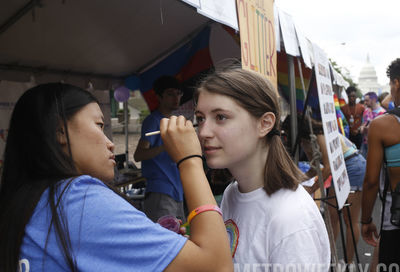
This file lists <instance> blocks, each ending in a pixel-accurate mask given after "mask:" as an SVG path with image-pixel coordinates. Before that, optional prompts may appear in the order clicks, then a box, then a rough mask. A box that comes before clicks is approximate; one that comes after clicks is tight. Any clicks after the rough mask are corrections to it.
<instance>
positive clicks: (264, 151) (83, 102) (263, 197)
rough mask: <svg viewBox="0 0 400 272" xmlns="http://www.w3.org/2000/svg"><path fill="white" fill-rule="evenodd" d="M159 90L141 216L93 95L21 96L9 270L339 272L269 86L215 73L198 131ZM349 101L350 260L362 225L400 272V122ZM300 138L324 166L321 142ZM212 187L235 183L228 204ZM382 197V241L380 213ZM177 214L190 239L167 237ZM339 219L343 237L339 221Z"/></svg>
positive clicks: (0, 209)
mask: <svg viewBox="0 0 400 272" xmlns="http://www.w3.org/2000/svg"><path fill="white" fill-rule="evenodd" d="M387 71H388V72H387V73H388V77H389V79H390V86H391V94H390V96H388V97H389V98H384V99H383V100H382V105H384V106H385V107H387V110H389V105H390V104H391V101H392V102H393V103H394V105H395V106H396V107H397V106H398V105H400V59H397V60H395V61H393V62H392V63H391V64H390V65H389V67H388V70H387ZM153 87H154V88H153V89H154V91H155V93H156V95H157V98H158V101H159V106H158V108H157V110H155V111H153V112H152V113H151V114H150V115H149V116H148V117H147V118H146V119H145V120H144V121H143V124H142V132H141V133H142V135H141V138H140V140H139V143H138V145H137V149H136V150H135V152H134V159H135V160H136V161H141V162H142V174H143V176H144V177H145V178H146V195H145V200H144V210H143V212H142V211H139V210H137V209H136V208H135V207H134V206H133V205H132V204H131V203H130V202H129V199H127V197H126V196H125V195H124V194H121V193H120V192H119V191H118V190H116V189H115V187H114V186H113V180H114V168H115V165H116V162H115V155H114V154H113V150H114V144H113V143H112V142H111V141H110V140H109V139H108V138H107V136H105V134H104V116H103V113H102V111H101V109H100V107H99V103H98V101H97V99H96V98H95V97H94V96H93V95H92V94H91V93H90V92H88V91H86V90H83V89H80V88H78V87H75V86H72V85H68V84H64V83H47V84H42V85H38V86H36V87H33V88H31V89H29V90H28V91H26V92H25V93H24V94H23V95H22V96H21V97H20V99H19V100H18V102H17V103H16V105H15V108H14V110H13V114H12V117H11V120H10V126H9V133H8V138H7V143H6V148H5V154H4V167H3V170H2V177H1V178H2V179H1V185H0V241H1V243H0V260H1V262H0V271H191V270H193V271H233V270H235V271H329V269H330V267H331V262H332V258H331V246H330V242H329V237H328V232H327V227H326V225H325V222H324V219H323V214H322V213H321V210H320V209H319V207H318V206H317V205H316V202H315V201H314V199H313V198H312V193H313V192H314V191H315V190H316V189H317V188H318V187H317V186H313V189H312V190H311V191H310V190H309V188H308V189H307V188H305V187H304V186H303V184H302V182H304V181H305V180H307V179H309V178H312V177H314V176H315V173H312V171H309V172H307V173H303V172H302V171H301V170H300V169H299V167H298V166H297V165H296V164H295V162H294V161H293V159H292V158H291V156H290V155H289V153H288V151H287V149H286V148H285V145H284V143H283V141H282V137H281V124H280V120H281V111H280V107H279V98H278V96H277V91H276V89H275V88H274V87H273V86H272V85H271V83H270V82H269V81H268V80H267V79H265V78H264V77H262V76H261V75H259V74H258V73H256V72H251V71H247V70H244V69H241V68H239V67H229V68H225V69H221V70H216V71H213V72H211V73H210V74H209V75H207V76H206V77H205V78H203V79H202V81H201V82H200V83H199V84H198V86H197V88H196V90H195V92H194V103H195V110H194V116H195V118H194V124H193V123H192V121H190V120H187V119H186V118H185V117H183V116H174V115H173V112H174V111H175V110H176V109H177V108H178V107H179V105H180V99H181V97H182V95H183V92H182V88H181V85H180V82H179V81H178V80H177V79H176V78H174V77H173V76H162V77H160V78H159V79H157V80H156V81H155V82H154V85H153ZM347 94H348V98H349V103H348V104H347V105H346V106H344V107H342V111H343V113H344V115H345V117H346V119H347V121H348V123H349V126H350V135H349V139H348V138H346V137H345V136H344V135H341V136H340V143H341V146H342V150H343V156H344V159H345V165H346V169H347V172H348V176H349V180H350V185H351V190H352V191H354V192H352V193H351V194H350V196H349V198H348V200H347V201H348V203H350V204H351V208H350V211H351V216H349V215H348V214H347V213H346V211H345V214H344V215H345V216H344V218H345V223H346V226H347V228H346V244H347V252H346V256H347V260H348V262H349V263H351V262H352V260H353V258H354V252H355V249H356V248H355V247H353V246H352V245H353V243H352V236H351V230H350V225H352V227H353V232H354V236H355V240H356V242H357V241H358V237H359V235H360V225H359V223H361V234H362V237H363V238H364V240H365V241H366V242H367V243H369V244H371V245H373V246H375V247H376V246H378V244H379V262H380V263H384V264H387V265H389V264H391V263H397V264H400V260H399V256H400V255H399V253H398V252H400V244H399V243H398V242H399V241H400V185H399V184H398V181H399V180H400V136H399V135H400V113H398V108H395V109H394V110H391V111H388V112H387V113H388V114H384V113H385V111H386V110H385V109H384V108H383V107H382V106H381V104H380V103H379V102H378V97H377V95H376V94H375V93H373V92H370V93H367V94H366V95H365V96H364V105H361V104H359V103H357V102H356V89H355V88H354V87H350V88H348V89H347ZM386 102H387V103H386ZM386 105H388V106H386ZM27 113H29V114H27ZM312 124H313V131H314V134H316V135H317V142H318V143H319V146H320V148H321V151H322V161H321V163H322V166H321V167H322V173H323V178H324V180H325V179H327V178H328V177H329V176H330V175H331V169H330V167H329V161H328V158H327V154H326V153H327V150H326V145H325V139H324V135H323V129H322V123H321V122H320V121H318V120H314V119H313V120H312ZM196 127H197V128H196ZM300 127H301V129H300V138H301V147H302V149H303V150H304V151H305V153H306V154H307V155H308V158H309V160H312V156H313V155H312V153H311V152H309V150H310V146H309V145H310V141H309V140H310V134H311V132H310V131H308V130H307V129H306V128H307V127H308V126H307V125H306V124H302V125H301V126H300ZM154 131H160V133H159V134H157V133H155V134H153V135H146V134H147V133H148V132H154ZM382 132H384V133H382ZM26 135H30V136H29V137H26ZM204 163H205V164H206V165H204ZM381 166H384V167H383V168H382V167H381ZM205 169H212V171H213V175H206V173H205ZM381 169H383V170H382V173H386V175H385V174H381ZM210 177H218V180H219V181H221V180H223V181H226V189H225V191H224V193H223V198H222V203H221V204H220V205H218V204H217V202H216V201H215V197H214V195H213V193H212V190H211V188H210V182H211V183H212V180H211V181H210V180H209V179H210ZM381 177H384V178H381ZM380 187H382V188H383V190H381V191H382V194H381V195H382V197H383V203H385V204H384V209H383V211H384V212H383V213H382V216H383V218H382V221H383V223H382V230H381V232H380V239H379V240H380V241H378V229H377V227H376V225H375V224H374V220H373V219H372V217H371V213H372V209H373V206H374V202H375V200H376V197H377V195H378V191H379V188H380ZM328 196H331V197H333V198H334V197H335V194H334V190H332V189H330V190H329V191H328ZM187 211H188V212H187ZM360 213H361V219H360ZM165 215H172V216H174V217H176V218H178V219H179V220H180V222H181V223H182V224H184V225H188V226H190V233H189V232H188V231H187V229H183V228H182V229H180V230H179V232H178V233H177V232H173V231H170V230H168V229H166V228H164V227H162V226H161V225H160V224H158V223H157V221H158V220H159V219H160V218H161V217H163V216H165ZM330 215H331V221H332V227H333V232H334V237H335V238H336V236H337V234H338V222H339V219H338V218H337V214H336V213H335V212H334V211H332V212H330ZM378 220H379V219H378V218H375V221H378ZM350 223H351V224H350ZM254 266H257V267H259V268H260V270H254ZM276 269H280V270H276ZM288 269H289V270H288ZM290 269H294V270H290Z"/></svg>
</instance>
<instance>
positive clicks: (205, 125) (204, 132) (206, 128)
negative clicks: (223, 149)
mask: <svg viewBox="0 0 400 272" xmlns="http://www.w3.org/2000/svg"><path fill="white" fill-rule="evenodd" d="M197 131H198V135H199V138H200V139H205V138H210V137H212V136H213V131H212V127H211V125H210V123H209V122H207V121H204V122H202V123H201V124H200V125H199V127H198V128H197Z"/></svg>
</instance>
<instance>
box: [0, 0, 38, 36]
mask: <svg viewBox="0 0 400 272" xmlns="http://www.w3.org/2000/svg"><path fill="white" fill-rule="evenodd" d="M36 6H38V7H42V4H41V2H40V0H31V1H29V3H28V4H26V5H25V6H23V7H22V8H20V9H19V10H18V11H17V12H16V13H15V14H14V15H13V16H11V17H10V18H8V20H7V21H6V22H5V23H4V24H2V25H1V26H0V35H1V34H2V33H3V32H6V31H7V29H9V28H10V27H11V26H12V25H13V24H15V23H16V22H18V20H19V19H21V18H22V17H23V16H24V15H25V14H26V13H28V12H29V11H30V10H32V9H34V8H35V7H36Z"/></svg>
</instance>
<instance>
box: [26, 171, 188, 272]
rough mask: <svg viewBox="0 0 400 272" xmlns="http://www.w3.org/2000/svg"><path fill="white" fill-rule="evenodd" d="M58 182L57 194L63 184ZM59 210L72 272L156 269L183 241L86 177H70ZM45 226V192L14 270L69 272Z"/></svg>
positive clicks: (52, 232) (47, 223)
mask: <svg viewBox="0 0 400 272" xmlns="http://www.w3.org/2000/svg"><path fill="white" fill-rule="evenodd" d="M61 182H62V185H61V186H60V187H59V190H58V194H60V193H61V192H62V190H63V189H64V188H65V186H66V185H67V183H68V180H64V181H61ZM59 207H60V208H59V211H60V209H61V208H62V212H63V213H64V215H65V218H66V222H67V226H68V232H69V237H70V240H71V252H72V255H73V256H74V259H75V260H76V264H77V268H78V271H162V270H164V269H165V268H166V267H167V266H168V264H169V263H170V262H171V261H172V260H173V259H174V258H175V257H176V256H177V254H178V253H179V251H180V250H181V249H182V247H183V245H184V244H185V242H186V241H187V239H186V238H185V237H183V236H181V235H178V234H176V233H174V232H171V231H169V230H167V229H164V228H163V227H161V226H160V225H158V224H154V223H153V222H152V221H151V220H150V219H148V218H147V217H146V216H145V214H143V213H142V212H140V211H138V210H137V209H135V208H134V207H133V206H132V205H131V204H129V203H128V202H127V201H126V200H124V199H123V198H121V197H120V196H118V195H117V194H116V193H114V192H113V191H112V190H110V189H109V188H108V187H107V186H105V185H104V184H103V182H101V181H100V180H98V179H95V178H93V177H90V176H80V177H77V178H75V179H73V180H72V182H71V183H70V185H69V186H68V187H67V189H66V190H65V192H64V194H63V196H62V200H61V202H60V206H59ZM50 222H51V212H50V207H49V204H48V190H46V191H45V192H44V193H43V195H42V197H41V199H40V201H39V202H38V204H37V206H36V208H35V211H34V213H33V215H32V217H31V219H30V221H29V223H28V224H27V226H26V228H25V236H24V238H23V243H22V246H21V250H20V261H19V266H20V271H23V272H27V271H70V269H69V267H68V265H67V263H66V260H65V258H64V255H63V252H62V250H61V246H60V243H59V241H58V237H57V236H56V235H55V229H54V224H53V225H52V227H51V229H50V231H49V226H50ZM46 244H47V245H46Z"/></svg>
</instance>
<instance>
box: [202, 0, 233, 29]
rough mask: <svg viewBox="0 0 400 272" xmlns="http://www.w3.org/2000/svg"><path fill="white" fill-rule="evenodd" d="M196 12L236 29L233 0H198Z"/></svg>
mask: <svg viewBox="0 0 400 272" xmlns="http://www.w3.org/2000/svg"><path fill="white" fill-rule="evenodd" d="M197 12H198V13H200V14H201V15H204V16H206V17H208V18H210V19H213V20H214V21H216V22H218V23H221V24H224V25H227V26H229V27H231V28H233V29H235V30H238V20H237V14H236V5H235V0H218V1H215V0H200V8H198V9H197Z"/></svg>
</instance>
